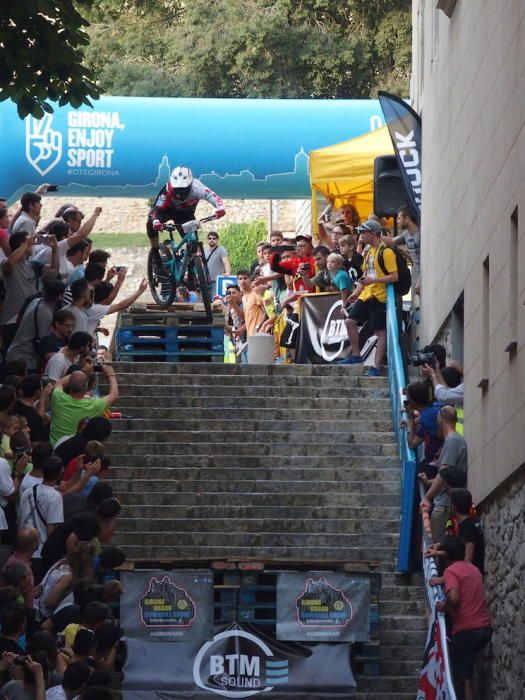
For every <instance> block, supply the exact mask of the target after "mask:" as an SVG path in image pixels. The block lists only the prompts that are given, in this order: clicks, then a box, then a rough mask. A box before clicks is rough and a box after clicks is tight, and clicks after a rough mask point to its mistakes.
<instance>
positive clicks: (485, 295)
mask: <svg viewBox="0 0 525 700" xmlns="http://www.w3.org/2000/svg"><path fill="white" fill-rule="evenodd" d="M482 275H483V280H482V293H481V294H482V296H481V313H482V326H481V379H480V382H479V384H478V386H479V388H480V389H481V390H482V391H483V393H484V394H485V393H486V392H487V390H488V388H489V367H490V355H489V352H490V337H489V333H490V261H489V256H488V255H487V257H486V258H485V260H484V261H483V270H482Z"/></svg>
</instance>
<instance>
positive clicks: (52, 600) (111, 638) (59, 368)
mask: <svg viewBox="0 0 525 700" xmlns="http://www.w3.org/2000/svg"><path fill="white" fill-rule="evenodd" d="M45 193H46V186H42V187H41V188H40V189H39V190H37V191H36V192H26V193H25V194H23V195H22V197H21V200H20V206H19V207H18V208H17V210H16V211H15V212H14V213H13V215H12V217H10V216H9V213H8V210H7V206H6V202H5V200H0V226H1V229H0V304H1V308H0V335H1V343H2V347H1V349H2V364H1V375H2V385H1V386H0V428H1V431H2V436H1V443H0V505H1V510H0V532H1V538H2V554H3V555H4V556H3V561H2V562H0V564H1V563H3V568H2V572H1V575H2V579H3V581H2V587H0V700H1V698H7V699H9V700H11V699H13V700H17V699H18V698H36V699H37V700H42V699H43V698H60V699H62V698H67V699H68V700H71V699H72V698H74V697H77V696H78V697H79V698H82V699H83V700H89V698H97V700H104V698H106V697H107V698H111V697H114V694H113V691H112V690H111V685H112V684H113V683H114V681H115V676H118V673H119V671H120V669H121V666H122V653H123V650H122V646H121V644H120V630H119V627H118V600H119V595H120V592H121V588H120V583H119V581H118V572H117V571H116V570H115V569H116V568H118V567H119V566H120V565H121V564H122V563H123V561H124V556H123V553H122V551H120V550H119V549H117V548H115V547H112V546H111V539H112V536H113V533H114V531H115V527H116V520H117V518H118V515H119V512H120V505H119V503H118V500H117V499H116V498H115V497H114V494H113V491H112V488H111V486H110V485H109V484H108V483H107V481H106V480H105V477H106V476H107V473H108V468H109V466H110V464H109V459H108V458H107V457H106V456H105V454H104V442H105V440H106V439H107V438H108V437H109V435H110V433H111V422H110V420H109V418H110V416H111V406H112V404H113V403H114V402H115V400H116V399H117V398H118V385H117V379H116V376H115V373H114V370H113V368H112V367H111V366H110V365H107V364H105V363H104V359H105V355H106V352H107V346H104V345H101V344H100V343H99V341H98V337H99V335H100V334H105V331H104V328H103V327H102V326H101V325H100V324H101V323H103V319H104V318H105V316H106V315H108V314H113V313H116V312H118V311H120V310H123V309H126V308H127V307H128V306H130V305H131V304H132V303H133V302H135V301H136V300H137V299H138V298H139V297H140V295H141V294H142V293H143V292H144V291H145V289H146V283H145V282H143V283H142V284H141V285H139V287H138V289H137V291H136V292H135V293H134V294H132V295H131V296H128V297H126V298H124V299H122V300H117V297H118V296H119V291H120V288H121V286H122V284H123V282H124V279H125V277H126V269H125V268H121V267H111V266H109V258H110V254H109V253H108V252H106V251H104V250H97V249H95V250H93V249H92V243H91V241H90V238H89V234H90V233H91V231H92V230H93V227H94V225H95V222H96V220H97V217H98V216H99V214H100V211H101V210H100V208H96V209H95V210H94V212H93V214H92V215H91V216H90V217H89V218H87V219H85V220H84V215H83V214H82V212H80V211H79V210H78V209H77V208H76V207H75V206H74V205H72V204H71V205H65V206H62V207H60V209H59V210H58V211H57V212H56V215H55V217H54V218H53V219H51V220H50V221H47V222H41V220H40V215H41V208H42V197H43V196H45ZM332 219H334V220H333V221H332ZM318 223H319V226H318V239H317V240H315V241H314V239H313V237H312V236H311V235H309V234H307V233H301V234H298V235H296V236H294V237H285V236H284V235H283V234H282V233H281V232H278V231H273V232H272V233H271V235H270V240H269V242H267V241H261V242H260V243H258V244H257V246H256V251H255V255H256V259H255V260H254V262H253V264H252V265H251V267H250V269H241V270H237V271H236V277H237V282H236V283H234V284H229V285H228V286H227V289H226V292H225V294H224V297H223V298H222V302H223V304H224V309H225V317H226V332H227V334H228V335H229V336H230V338H231V340H232V341H233V343H234V346H235V352H236V356H237V361H239V362H246V361H247V345H248V344H249V343H250V338H252V336H254V334H256V333H259V332H263V333H264V332H266V333H272V334H273V335H274V340H275V358H276V361H285V362H291V361H293V342H291V340H290V339H291V337H292V335H293V333H294V331H295V330H296V329H297V326H298V324H299V320H298V305H299V300H300V298H301V296H302V295H303V294H305V293H321V292H333V293H338V294H340V297H341V303H342V308H343V310H344V314H345V318H346V321H345V323H346V328H347V332H348V337H349V340H350V345H351V352H350V355H349V356H348V357H347V358H345V359H344V360H342V361H341V363H342V364H358V363H361V362H362V357H361V346H362V338H361V337H360V329H361V328H362V327H363V326H365V324H367V325H368V327H369V331H370V332H371V333H373V334H375V335H376V336H377V345H376V352H375V359H374V364H373V366H371V367H370V368H369V369H368V375H369V376H379V374H380V373H381V368H382V365H383V362H384V359H385V353H386V299H387V285H388V284H390V283H392V284H393V285H394V288H395V291H396V294H397V300H398V303H399V302H400V298H401V296H402V295H403V294H404V293H405V291H404V290H403V288H402V286H403V284H404V281H406V275H405V271H406V270H407V269H408V268H407V265H406V261H407V260H408V261H410V263H411V271H412V278H411V284H412V290H413V293H414V294H419V293H420V292H421V283H422V280H421V275H420V233H419V227H418V224H417V222H416V221H415V219H414V217H413V216H412V214H411V213H410V211H409V209H408V208H406V207H402V208H401V209H400V210H399V212H398V216H397V229H396V231H395V232H394V235H391V232H390V231H389V230H387V229H386V228H385V226H384V222H383V221H382V220H380V219H379V218H378V217H375V216H374V215H371V216H369V218H368V219H367V220H366V221H365V222H363V223H361V222H360V220H359V216H358V213H357V211H356V209H355V208H354V207H353V206H352V205H350V204H347V205H345V206H343V207H342V208H341V210H340V213H339V216H335V217H332V216H331V215H330V214H327V213H326V212H325V213H324V214H323V215H322V217H321V218H320V220H319V222H318ZM207 242H208V245H207V246H206V248H205V250H204V254H205V256H206V261H207V264H208V268H209V271H210V276H211V281H212V284H213V287H214V288H213V291H214V293H215V292H216V291H217V290H216V288H215V287H216V284H217V278H218V277H219V276H220V275H224V274H226V275H228V274H229V273H230V272H231V267H230V262H229V259H228V254H227V251H226V250H225V248H224V247H222V246H221V245H220V244H219V234H217V233H216V232H210V233H209V234H208V241H207ZM408 286H410V278H409V282H408ZM422 356H423V360H422V361H421V360H417V359H416V361H414V358H412V361H413V364H415V365H420V366H421V369H420V373H421V377H420V381H415V382H412V383H410V384H409V385H408V386H407V388H406V403H405V409H406V412H407V420H406V423H405V424H404V427H406V430H407V439H408V444H409V446H410V447H412V448H414V449H417V450H418V451H419V455H420V458H419V469H418V478H419V480H420V483H421V485H422V487H423V489H424V491H425V493H424V496H423V498H422V501H421V509H422V510H423V511H424V512H425V513H426V514H428V516H429V520H430V528H431V534H432V542H433V544H432V546H431V547H430V549H429V550H428V552H427V553H426V555H427V556H432V557H436V561H437V562H438V571H439V574H440V576H439V577H438V578H437V579H436V580H435V581H433V583H434V584H443V585H444V590H445V595H446V597H445V599H444V600H443V602H442V603H440V609H441V610H444V611H446V612H447V614H448V616H449V619H450V631H451V659H452V664H453V670H454V676H455V684H456V692H457V695H458V698H459V700H461V699H462V698H465V699H466V700H471V699H472V698H474V697H475V694H474V690H473V685H472V679H473V669H474V659H475V655H476V653H477V652H478V651H479V650H480V649H481V648H482V647H483V646H484V645H485V644H487V643H488V641H489V639H490V616H489V612H488V609H487V606H486V603H485V599H484V593H483V575H484V540H483V532H482V529H481V525H480V522H479V520H478V519H477V517H476V514H475V511H474V509H473V506H472V495H471V494H470V492H469V491H468V490H467V485H468V470H467V467H468V450H467V443H466V441H465V439H464V437H463V435H462V404H463V390H464V385H463V380H462V368H461V366H460V365H459V364H458V363H455V362H452V361H449V362H448V363H447V361H446V353H445V349H444V348H443V347H442V346H439V345H435V346H429V347H427V348H424V349H423V351H422ZM100 376H104V377H105V379H106V380H107V384H108V387H109V388H108V390H107V393H105V394H104V395H101V393H100V388H99V386H98V378H99V377H100Z"/></svg>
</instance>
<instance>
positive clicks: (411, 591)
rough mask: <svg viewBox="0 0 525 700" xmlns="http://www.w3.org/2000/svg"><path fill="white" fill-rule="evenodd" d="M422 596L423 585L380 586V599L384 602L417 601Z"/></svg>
mask: <svg viewBox="0 0 525 700" xmlns="http://www.w3.org/2000/svg"><path fill="white" fill-rule="evenodd" d="M423 598H424V589H423V586H421V587H420V586H385V585H382V586H381V600H382V601H384V602H401V601H404V602H407V601H410V602H414V601H415V602H418V603H420V604H422V603H421V601H422V600H423Z"/></svg>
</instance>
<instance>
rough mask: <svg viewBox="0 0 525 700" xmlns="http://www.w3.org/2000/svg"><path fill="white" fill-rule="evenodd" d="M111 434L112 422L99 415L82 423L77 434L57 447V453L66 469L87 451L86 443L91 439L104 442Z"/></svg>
mask: <svg viewBox="0 0 525 700" xmlns="http://www.w3.org/2000/svg"><path fill="white" fill-rule="evenodd" d="M110 435H111V422H110V421H109V420H108V419H107V418H103V417H102V416H97V417H95V418H90V419H89V420H86V422H85V423H82V425H81V428H80V430H79V431H78V433H77V434H76V435H73V437H70V438H69V439H68V440H64V442H61V443H60V445H58V447H57V448H56V449H55V455H57V457H60V459H61V460H62V462H63V464H64V468H65V469H66V468H67V466H68V464H69V463H70V462H71V460H72V459H75V458H76V457H78V456H79V455H81V454H84V452H85V451H86V445H87V444H88V442H89V441H90V440H97V441H98V442H104V440H107V439H108V437H109V436H110Z"/></svg>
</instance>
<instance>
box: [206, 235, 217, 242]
mask: <svg viewBox="0 0 525 700" xmlns="http://www.w3.org/2000/svg"><path fill="white" fill-rule="evenodd" d="M208 240H209V241H217V240H219V239H218V238H217V237H216V236H208Z"/></svg>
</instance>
